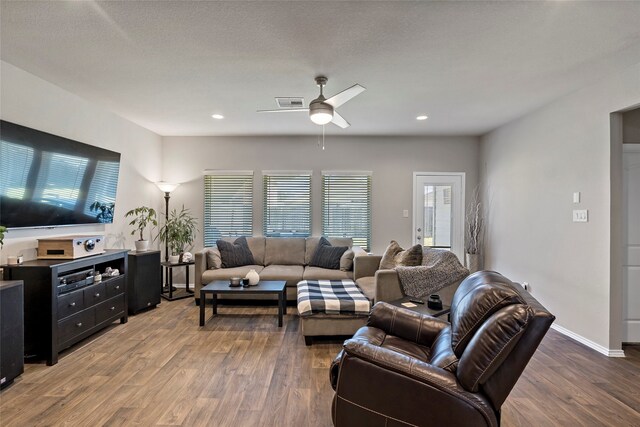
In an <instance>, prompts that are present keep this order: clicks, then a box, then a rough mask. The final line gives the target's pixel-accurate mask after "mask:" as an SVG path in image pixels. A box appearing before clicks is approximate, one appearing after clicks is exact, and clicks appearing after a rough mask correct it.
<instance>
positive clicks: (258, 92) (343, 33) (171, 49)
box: [0, 1, 640, 135]
mask: <svg viewBox="0 0 640 427" xmlns="http://www.w3.org/2000/svg"><path fill="white" fill-rule="evenodd" d="M0 7H1V10H0V12H1V24H2V27H1V33H0V36H1V39H0V56H1V58H2V60H4V61H6V62H9V63H11V64H13V65H15V66H17V67H19V68H22V69H24V70H26V71H28V72H30V73H32V74H35V75H37V76H39V77H41V78H43V79H45V80H47V81H49V82H52V83H54V84H56V85H58V86H60V87H62V88H64V89H67V90H68V91H70V92H72V93H75V94H77V95H79V96H81V97H83V98H85V99H88V100H89V101H92V102H94V103H95V104H98V105H101V106H103V107H105V108H107V109H109V110H111V111H113V112H115V113H117V114H119V115H121V116H123V117H125V118H127V119H129V120H131V121H133V122H135V123H138V124H140V125H141V126H144V127H146V128H148V129H150V130H152V131H154V132H157V133H158V134H161V135H240V134H241V135H254V134H259V135H287V134H289V135H291V134H296V135H298V134H308V135H313V134H317V133H318V132H319V129H320V128H319V127H318V126H316V125H313V124H312V123H311V122H310V121H309V119H308V117H306V116H305V113H288V114H275V115H266V114H257V113H256V112H255V110H256V109H267V108H275V107H276V105H275V102H274V99H273V98H274V97H276V96H302V97H304V98H305V102H306V103H308V102H309V101H310V100H312V99H313V98H315V97H316V95H317V87H316V86H315V83H314V80H313V78H314V76H316V75H317V74H325V75H327V76H328V77H329V82H328V85H327V88H326V94H328V95H332V94H334V93H336V92H338V91H340V90H342V89H344V88H346V87H347V86H350V85H352V84H354V83H356V82H357V83H360V84H362V85H363V86H365V87H366V88H367V91H366V92H364V93H363V94H361V95H359V96H358V97H357V98H354V99H353V100H352V101H350V102H349V103H347V104H345V105H343V106H342V107H340V108H339V112H340V113H341V114H342V115H343V116H344V117H345V118H346V119H347V120H349V121H350V122H351V124H352V126H351V127H350V128H349V129H345V130H342V129H339V128H337V127H335V126H328V127H327V133H330V134H345V135H428V134H431V135H435V134H440V135H444V134H470V135H478V134H482V133H484V132H487V131H489V130H491V129H493V128H495V127H497V126H499V125H501V124H504V123H506V122H509V121H510V120H513V119H515V118H517V117H519V116H521V115H523V114H526V113H527V112H529V111H531V110H533V109H536V108H538V107H541V106H542V105H544V104H546V103H548V102H550V101H552V100H554V99H556V98H558V97H559V96H562V95H564V94H566V93H568V92H571V91H573V90H576V89H578V88H580V87H582V86H584V85H586V84H589V83H591V82H593V81H595V80H597V79H599V78H601V77H604V76H606V75H607V74H609V73H611V72H613V71H615V70H618V69H620V68H621V67H626V66H630V65H633V64H636V63H638V62H640V25H639V24H638V23H639V22H640V2H633V1H632V2H602V3H598V2H469V3H464V2H346V1H343V2H327V1H323V2H306V1H299V2H245V1H231V2H190V1H175V2H148V1H142V2H134V1H128V2H93V1H86V2H62V1H57V2H54V1H47V2H36V1H28V2H27V1H16V2H9V1H2V3H1V6H0ZM213 113H221V114H224V115H225V117H226V118H225V119H224V120H214V119H212V118H211V114H213ZM421 113H425V114H428V115H429V119H428V120H426V121H424V122H418V121H416V120H415V117H416V116H417V115H418V114H421Z"/></svg>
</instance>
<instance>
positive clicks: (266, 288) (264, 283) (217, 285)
mask: <svg viewBox="0 0 640 427" xmlns="http://www.w3.org/2000/svg"><path fill="white" fill-rule="evenodd" d="M286 284H287V282H285V281H284V280H261V281H260V282H258V284H257V285H256V286H249V287H247V288H244V287H242V286H239V287H231V286H229V281H228V280H214V281H213V282H211V283H209V284H208V285H206V286H203V287H202V288H201V289H200V326H204V322H205V321H204V310H205V305H206V298H205V296H206V295H207V294H211V296H212V299H213V312H212V313H213V315H214V316H215V315H216V314H218V295H219V294H231V295H258V294H274V295H278V326H279V327H282V316H283V315H285V314H287V292H286V291H287V290H286Z"/></svg>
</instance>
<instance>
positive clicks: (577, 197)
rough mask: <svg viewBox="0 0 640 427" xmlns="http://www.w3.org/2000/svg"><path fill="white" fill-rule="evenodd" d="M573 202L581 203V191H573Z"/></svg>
mask: <svg viewBox="0 0 640 427" xmlns="http://www.w3.org/2000/svg"><path fill="white" fill-rule="evenodd" d="M573 203H580V192H579V191H576V192H574V193H573Z"/></svg>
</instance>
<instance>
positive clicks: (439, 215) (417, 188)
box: [413, 172, 465, 263]
mask: <svg viewBox="0 0 640 427" xmlns="http://www.w3.org/2000/svg"><path fill="white" fill-rule="evenodd" d="M464 180H465V175H464V173H429V172H414V174H413V242H414V243H420V244H422V245H423V246H429V247H433V248H441V249H447V250H450V251H452V252H453V253H455V254H456V255H457V256H458V258H459V259H460V262H461V263H464V257H463V255H464Z"/></svg>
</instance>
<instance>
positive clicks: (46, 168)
mask: <svg viewBox="0 0 640 427" xmlns="http://www.w3.org/2000/svg"><path fill="white" fill-rule="evenodd" d="M88 163H89V159H87V158H84V157H78V156H72V155H70V154H62V153H51V152H48V151H45V152H43V153H42V165H41V166H40V171H39V172H38V178H37V180H36V188H35V190H34V197H33V199H34V200H36V201H38V202H41V203H51V204H55V205H57V206H59V207H62V208H66V209H74V208H75V206H76V204H77V203H78V196H79V193H80V186H81V185H82V180H83V179H84V174H85V170H86V169H87V165H88Z"/></svg>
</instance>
